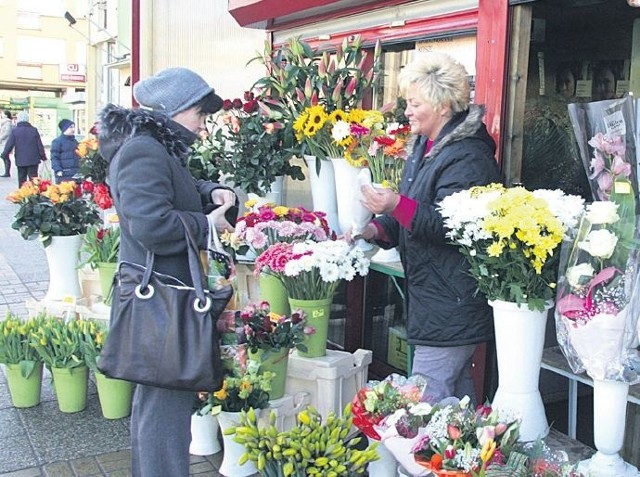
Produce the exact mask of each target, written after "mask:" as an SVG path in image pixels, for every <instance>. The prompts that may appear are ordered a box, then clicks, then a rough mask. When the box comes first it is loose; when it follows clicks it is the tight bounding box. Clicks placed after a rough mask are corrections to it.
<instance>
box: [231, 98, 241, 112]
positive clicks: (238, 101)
mask: <svg viewBox="0 0 640 477" xmlns="http://www.w3.org/2000/svg"><path fill="white" fill-rule="evenodd" d="M232 105H233V107H234V108H235V109H242V100H241V99H240V98H235V99H234V100H233V102H232Z"/></svg>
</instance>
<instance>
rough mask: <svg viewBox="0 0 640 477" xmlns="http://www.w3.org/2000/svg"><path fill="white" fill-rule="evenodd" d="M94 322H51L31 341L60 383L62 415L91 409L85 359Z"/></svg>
mask: <svg viewBox="0 0 640 477" xmlns="http://www.w3.org/2000/svg"><path fill="white" fill-rule="evenodd" d="M90 325H91V322H90V321H88V320H82V319H79V320H70V321H68V322H65V321H64V320H62V319H59V318H54V317H51V318H48V319H47V320H45V321H44V322H43V323H41V324H40V326H39V327H38V329H36V330H34V331H33V333H32V334H31V337H30V339H29V343H30V345H31V346H32V347H33V348H34V349H35V350H36V352H37V353H38V355H39V356H40V359H41V360H42V361H43V362H44V364H45V365H46V366H47V367H48V368H50V369H51V374H52V375H53V379H54V381H55V383H56V386H55V391H56V397H57V398H58V407H59V408H60V410H61V411H62V412H78V411H82V410H83V409H84V408H85V407H86V405H87V379H88V374H89V373H88V370H89V369H88V367H87V364H86V362H85V359H84V346H85V345H84V338H85V333H86V331H87V329H88V328H89V327H90Z"/></svg>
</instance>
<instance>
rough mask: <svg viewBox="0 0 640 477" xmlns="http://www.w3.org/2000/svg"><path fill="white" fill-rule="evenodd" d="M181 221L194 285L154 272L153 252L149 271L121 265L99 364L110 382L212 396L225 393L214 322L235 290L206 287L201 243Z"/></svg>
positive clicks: (148, 257)
mask: <svg viewBox="0 0 640 477" xmlns="http://www.w3.org/2000/svg"><path fill="white" fill-rule="evenodd" d="M180 219H181V220H182V223H183V225H184V227H185V235H186V238H187V243H188V253H189V269H190V272H191V278H192V281H193V284H194V286H187V285H186V284H185V283H183V282H182V281H180V280H178V279H177V278H175V277H172V276H170V275H165V274H162V273H158V272H155V271H153V261H154V254H153V253H152V252H150V251H147V262H146V265H145V266H142V265H139V264H135V263H130V262H124V261H123V262H120V263H119V265H118V270H117V272H116V276H115V278H114V288H113V302H112V305H111V317H110V320H111V322H110V326H109V334H108V337H107V341H106V343H105V345H104V347H103V349H102V352H101V353H100V357H99V359H98V363H97V364H98V369H99V370H100V371H102V372H103V373H104V374H105V375H107V376H108V377H111V378H117V379H123V380H126V381H131V382H134V383H139V384H145V385H148V386H156V387H161V388H167V389H178V390H184V391H209V392H212V391H217V390H218V389H220V388H221V386H222V379H223V372H222V364H221V361H220V343H219V336H218V332H217V330H216V322H217V319H218V316H219V315H220V313H221V312H222V311H223V310H224V308H225V306H226V305H227V303H228V301H229V299H230V298H231V295H232V293H233V290H232V287H231V286H226V287H224V288H221V289H219V290H215V291H212V290H207V289H205V288H204V286H203V277H202V275H203V273H202V267H201V264H200V260H199V253H198V246H197V243H196V241H195V239H194V238H193V233H192V232H191V231H190V230H189V227H188V225H187V224H186V222H185V220H184V219H183V218H182V217H180Z"/></svg>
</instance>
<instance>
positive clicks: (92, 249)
mask: <svg viewBox="0 0 640 477" xmlns="http://www.w3.org/2000/svg"><path fill="white" fill-rule="evenodd" d="M119 250H120V227H111V228H106V229H103V228H101V227H97V226H91V227H89V228H88V229H87V233H86V234H85V236H84V239H83V243H82V249H81V252H83V253H84V254H85V255H86V259H85V260H84V261H83V262H82V263H81V264H80V266H81V267H82V266H84V265H89V266H90V267H91V268H92V269H94V270H95V269H96V268H98V265H99V264H100V263H116V262H117V261H118V251H119Z"/></svg>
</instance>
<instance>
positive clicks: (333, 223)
mask: <svg viewBox="0 0 640 477" xmlns="http://www.w3.org/2000/svg"><path fill="white" fill-rule="evenodd" d="M304 160H305V162H306V163H307V167H308V169H309V171H308V172H309V182H310V184H311V198H312V200H313V210H315V211H320V212H324V213H325V214H327V222H328V223H329V227H331V230H335V231H336V233H340V224H339V222H338V202H337V199H336V182H335V181H336V179H335V173H334V171H333V164H332V163H331V161H325V160H322V159H318V158H317V157H316V156H309V155H305V156H304ZM316 161H320V164H321V167H320V173H319V174H318V173H317V172H316Z"/></svg>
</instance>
